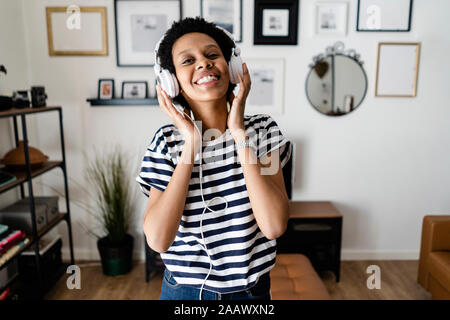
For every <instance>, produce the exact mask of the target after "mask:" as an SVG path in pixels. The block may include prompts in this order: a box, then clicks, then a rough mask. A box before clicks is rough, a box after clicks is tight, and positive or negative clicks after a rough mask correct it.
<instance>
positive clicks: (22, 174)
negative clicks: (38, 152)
mask: <svg viewBox="0 0 450 320" xmlns="http://www.w3.org/2000/svg"><path fill="white" fill-rule="evenodd" d="M62 163H63V162H62V161H47V162H45V163H44V164H43V165H42V167H40V168H37V169H32V170H31V178H32V179H33V178H34V177H37V176H39V175H41V174H43V173H44V172H47V171H50V170H52V169H53V168H56V167H60V166H61V165H62ZM4 171H5V172H8V173H10V174H12V175H15V176H16V180H15V181H13V182H10V183H8V184H7V185H5V186H3V187H0V193H3V192H5V191H7V190H9V189H11V188H14V187H15V186H17V185H20V184H21V183H24V182H26V181H27V171H26V170H16V171H13V170H11V171H7V170H4Z"/></svg>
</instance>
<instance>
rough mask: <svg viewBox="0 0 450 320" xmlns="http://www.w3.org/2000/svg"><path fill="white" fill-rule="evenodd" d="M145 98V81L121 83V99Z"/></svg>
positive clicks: (146, 89) (146, 93)
mask: <svg viewBox="0 0 450 320" xmlns="http://www.w3.org/2000/svg"><path fill="white" fill-rule="evenodd" d="M147 96H148V86H147V81H124V82H122V99H145V98H147Z"/></svg>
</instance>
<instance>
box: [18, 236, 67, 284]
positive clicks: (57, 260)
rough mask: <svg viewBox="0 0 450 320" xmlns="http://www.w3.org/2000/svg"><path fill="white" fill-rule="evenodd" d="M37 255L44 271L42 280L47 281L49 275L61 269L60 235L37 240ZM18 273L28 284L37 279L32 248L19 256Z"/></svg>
mask: <svg viewBox="0 0 450 320" xmlns="http://www.w3.org/2000/svg"><path fill="white" fill-rule="evenodd" d="M38 246H39V255H40V257H41V261H42V268H43V269H44V270H45V273H44V274H43V275H44V279H45V280H46V281H48V280H49V278H50V275H52V274H54V273H57V271H58V269H59V268H61V266H62V264H63V262H62V255H61V248H62V237H61V235H59V234H57V235H45V236H44V237H42V238H41V239H39V243H38ZM18 260H19V272H20V274H22V275H23V276H24V279H25V280H26V281H27V282H29V281H33V279H35V278H36V277H37V273H36V253H35V251H34V248H28V249H26V250H24V251H22V253H21V254H20V256H19V259H18Z"/></svg>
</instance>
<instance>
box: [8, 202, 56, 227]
mask: <svg viewBox="0 0 450 320" xmlns="http://www.w3.org/2000/svg"><path fill="white" fill-rule="evenodd" d="M34 209H35V215H36V230H37V232H41V231H42V230H43V229H44V228H45V227H46V226H47V214H46V211H47V206H46V205H44V204H40V203H35V206H34ZM0 221H1V223H2V224H7V225H9V226H10V227H12V228H15V229H20V230H23V231H25V233H26V234H28V235H31V234H33V220H32V218H31V207H30V203H29V202H28V203H26V202H21V201H20V200H19V201H16V202H15V203H13V204H11V205H9V206H8V207H6V208H3V209H1V210H0Z"/></svg>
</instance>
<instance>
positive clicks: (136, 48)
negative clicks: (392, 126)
mask: <svg viewBox="0 0 450 320" xmlns="http://www.w3.org/2000/svg"><path fill="white" fill-rule="evenodd" d="M181 7H182V6H181V0H164V1H163V0H138V1H130V0H115V1H114V13H115V14H114V17H115V26H116V54H117V66H119V67H151V66H153V65H154V63H155V61H154V60H155V57H154V53H153V49H154V48H155V46H156V43H157V42H158V40H159V39H160V38H161V37H162V36H163V34H164V33H165V32H166V31H167V29H169V27H170V26H171V25H172V23H173V22H174V21H179V20H180V19H181Z"/></svg>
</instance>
